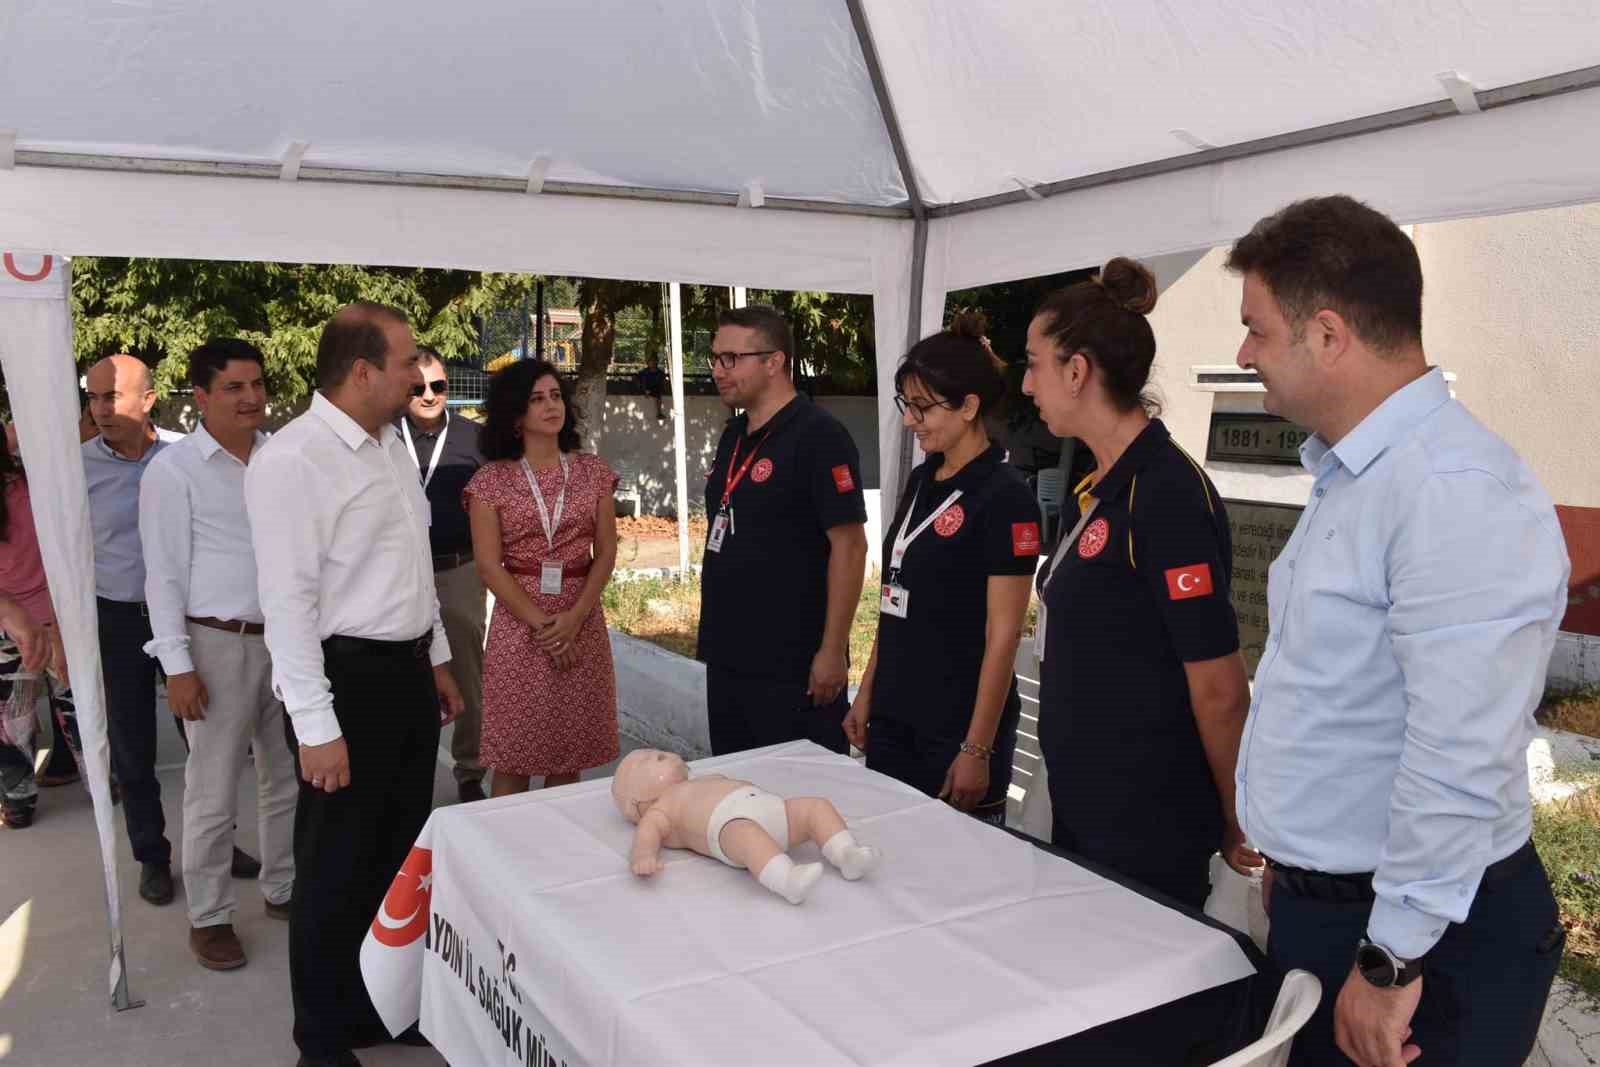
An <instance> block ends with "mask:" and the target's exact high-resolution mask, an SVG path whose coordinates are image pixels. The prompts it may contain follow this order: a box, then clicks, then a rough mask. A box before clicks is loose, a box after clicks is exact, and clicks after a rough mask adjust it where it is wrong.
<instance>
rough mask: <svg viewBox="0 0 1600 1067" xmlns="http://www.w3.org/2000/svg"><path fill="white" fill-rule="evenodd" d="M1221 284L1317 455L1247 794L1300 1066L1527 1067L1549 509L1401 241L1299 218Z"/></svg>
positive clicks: (1549, 908)
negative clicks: (1430, 326)
mask: <svg viewBox="0 0 1600 1067" xmlns="http://www.w3.org/2000/svg"><path fill="white" fill-rule="evenodd" d="M1228 267H1229V269H1231V270H1233V271H1235V272H1237V273H1239V274H1242V275H1243V277H1244V299H1243V309H1242V315H1243V320H1244V325H1245V327H1246V329H1247V330H1248V334H1247V336H1246V338H1245V340H1244V343H1243V345H1242V346H1241V347H1240V349H1239V357H1238V359H1239V365H1240V366H1241V367H1249V368H1254V369H1255V370H1256V371H1257V372H1258V373H1259V375H1260V377H1261V381H1262V384H1263V385H1265V387H1266V401H1265V403H1266V409H1267V410H1268V411H1269V412H1272V413H1274V414H1277V415H1281V416H1283V417H1285V418H1287V419H1290V420H1292V421H1293V422H1295V423H1298V424H1299V425H1301V426H1303V427H1305V428H1307V429H1309V430H1311V431H1312V433H1313V436H1312V437H1311V438H1310V439H1308V440H1307V441H1306V443H1305V445H1304V446H1303V447H1302V448H1301V453H1300V455H1301V462H1302V463H1303V464H1304V465H1305V467H1306V469H1307V470H1308V471H1310V472H1311V473H1312V474H1313V475H1314V476H1315V482H1314V485H1313V489H1312V493H1311V499H1310V500H1309V501H1308V503H1307V505H1306V509H1305V512H1304V514H1302V516H1301V518H1300V522H1299V524H1298V526H1297V527H1296V528H1295V532H1294V534H1293V536H1292V537H1290V539H1289V542H1288V544H1287V545H1286V546H1285V547H1284V550H1283V553H1282V554H1281V555H1280V556H1279V557H1278V559H1277V561H1276V562H1274V563H1273V565H1272V569H1271V571H1270V574H1269V581H1268V588H1267V596H1268V610H1269V618H1270V630H1269V635H1268V640H1267V645H1266V649H1265V650H1264V652H1263V654H1262V658H1261V663H1260V666H1259V667H1258V669H1257V673H1256V686H1255V694H1254V700H1253V703H1252V706H1251V709H1250V717H1249V720H1248V722H1247V723H1246V726H1245V734H1244V739H1243V742H1242V745H1241V749H1240V755H1239V764H1238V769H1237V772H1236V784H1237V798H1238V799H1237V806H1238V815H1239V821H1240V825H1241V826H1242V828H1243V829H1244V832H1245V834H1246V836H1247V838H1248V839H1249V841H1250V842H1251V844H1252V845H1254V846H1255V847H1256V848H1257V849H1259V850H1260V851H1261V853H1262V854H1263V855H1264V856H1266V857H1267V858H1268V864H1269V870H1268V872H1267V877H1268V879H1269V893H1270V896H1269V897H1268V901H1269V910H1270V914H1271V919H1272V932H1271V941H1270V944H1269V947H1268V951H1269V954H1270V955H1271V956H1272V957H1273V958H1274V960H1275V961H1276V962H1278V963H1279V964H1280V965H1281V966H1283V967H1284V968H1285V969H1288V968H1293V967H1299V968H1304V969H1306V970H1309V971H1312V972H1313V973H1315V974H1317V975H1318V977H1319V978H1320V979H1321V980H1322V983H1323V1000H1322V1004H1321V1005H1320V1006H1319V1009H1318V1012H1317V1014H1316V1016H1315V1017H1314V1018H1313V1019H1312V1021H1311V1022H1310V1023H1309V1024H1308V1025H1307V1028H1306V1029H1305V1030H1304V1031H1302V1034H1301V1036H1300V1038H1299V1039H1297V1040H1296V1042H1295V1051H1294V1056H1293V1059H1292V1061H1291V1062H1293V1063H1295V1064H1347V1063H1350V1062H1352V1061H1353V1062H1355V1063H1358V1064H1362V1065H1372V1067H1390V1065H1399V1064H1403V1063H1407V1062H1409V1061H1410V1060H1411V1059H1413V1058H1415V1055H1416V1054H1417V1050H1418V1049H1420V1051H1421V1054H1422V1055H1423V1056H1424V1057H1425V1059H1424V1061H1423V1062H1425V1063H1450V1064H1485V1065H1495V1067H1505V1065H1510V1064H1520V1063H1522V1062H1523V1060H1524V1059H1525V1058H1526V1057H1527V1055H1528V1053H1529V1052H1530V1051H1531V1049H1532V1046H1533V1043H1534V1040H1535V1037H1536V1034H1537V1029H1538V1023H1539V1018H1540V1015H1541V1013H1542V1011H1543V1007H1544V1002H1545V998H1546V997H1547V995H1548V993H1549V989H1550V983H1551V980H1552V978H1553V977H1554V973H1555V969H1556V964H1557V962H1558V961H1559V958H1560V949H1561V945H1562V943H1563V940H1562V934H1561V927H1560V924H1559V922H1558V921H1557V913H1556V907H1555V902H1554V899H1553V898H1552V896H1551V893H1550V887H1549V883H1548V880H1547V879H1546V877H1545V872H1544V868H1543V867H1542V866H1541V864H1540V862H1539V858H1538V856H1537V855H1536V854H1535V853H1534V851H1533V847H1532V844H1531V842H1530V833H1531V826H1532V814H1531V806H1530V802H1529V796H1528V783H1527V767H1526V754H1525V753H1526V749H1527V746H1528V743H1529V741H1530V740H1531V734H1532V727H1533V709H1534V707H1535V706H1536V705H1537V703H1538V701H1539V698H1540V695H1541V693H1542V691H1543V687H1544V680H1545V671H1546V668H1547V666H1548V663H1549V658H1550V652H1551V649H1552V647H1553V645H1554V642H1555V635H1556V627H1557V625H1558V623H1559V621H1560V619H1561V616H1562V613H1563V611H1564V610H1565V607H1566V585H1567V576H1568V573H1569V570H1570V567H1569V564H1568V560H1567V554H1566V549H1565V546H1564V543H1563V540H1562V535H1561V530H1560V527H1559V526H1558V525H1557V523H1556V516H1555V510H1554V508H1553V506H1552V505H1551V502H1550V499H1549V497H1548V496H1547V495H1546V494H1545V492H1544V490H1543V489H1542V488H1540V486H1539V484H1538V482H1537V481H1536V480H1535V479H1534V477H1533V474H1532V472H1530V471H1529V470H1528V468H1527V466H1526V465H1525V464H1524V463H1523V462H1522V461H1521V460H1520V459H1519V458H1518V457H1517V455H1516V454H1515V453H1514V452H1512V450H1511V449H1510V447H1508V446H1507V445H1506V443H1505V442H1504V441H1502V440H1500V439H1499V438H1498V437H1496V436H1495V435H1494V434H1493V433H1491V432H1490V431H1489V430H1488V429H1486V428H1485V427H1484V426H1483V424H1482V423H1480V422H1478V421H1477V419H1475V418H1474V417H1473V416H1472V415H1471V414H1470V413H1468V412H1467V410H1466V409H1465V408H1464V407H1462V406H1461V405H1460V404H1459V403H1457V402H1456V401H1455V400H1453V399H1452V398H1451V396H1450V392H1449V389H1448V387H1447V386H1446V384H1445V381H1444V376H1443V373H1442V372H1441V371H1440V370H1439V369H1438V368H1436V367H1430V366H1429V365H1428V362H1427V358H1426V356H1425V355H1424V352H1423V348H1422V269H1421V263H1420V260H1419V259H1418V257H1417V253H1416V249H1415V247H1414V246H1413V245H1412V243H1411V241H1410V239H1409V238H1407V237H1406V235H1405V234H1404V233H1403V232H1402V231H1401V230H1400V229H1399V228H1398V227H1397V226H1395V225H1394V223H1393V222H1391V221H1390V220H1389V219H1388V218H1386V217H1384V216H1383V215H1381V214H1379V213H1378V212H1376V211H1373V210H1372V209H1371V208H1368V207H1366V206H1365V205H1363V204H1360V203H1358V202H1356V201H1354V200H1352V199H1350V198H1348V197H1326V198H1320V199H1314V200H1306V201H1301V202H1299V203H1296V204H1292V205H1290V206H1289V207H1287V208H1285V209H1283V210H1282V211H1281V212H1279V213H1278V214H1276V215H1273V216H1271V217H1269V218H1267V219H1263V220H1262V221H1261V222H1260V223H1258V224H1257V225H1256V227H1255V228H1254V229H1253V230H1252V231H1251V232H1250V234H1249V235H1247V236H1246V237H1244V238H1241V239H1240V240H1239V242H1238V243H1236V244H1235V245H1234V247H1233V250H1232V252H1231V254H1230V256H1229V259H1228ZM1347 1057H1348V1058H1347Z"/></svg>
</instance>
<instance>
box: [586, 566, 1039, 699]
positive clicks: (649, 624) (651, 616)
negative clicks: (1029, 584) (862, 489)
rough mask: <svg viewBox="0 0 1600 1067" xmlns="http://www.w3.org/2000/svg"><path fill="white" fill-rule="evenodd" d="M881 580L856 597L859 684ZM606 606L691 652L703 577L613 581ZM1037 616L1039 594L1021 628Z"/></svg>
mask: <svg viewBox="0 0 1600 1067" xmlns="http://www.w3.org/2000/svg"><path fill="white" fill-rule="evenodd" d="M881 588H882V579H881V577H880V575H879V572H878V570H877V568H872V569H871V570H868V571H867V579H866V581H865V582H863V583H862V586H861V599H860V600H858V601H857V602H856V614H855V618H854V619H853V620H852V621H851V623H850V684H851V685H853V686H854V685H860V684H861V676H862V675H863V674H864V673H866V669H867V660H868V659H869V658H870V657H871V656H872V641H873V638H875V637H876V636H877V634H878V598H879V591H880V589H881ZM600 602H601V604H603V605H604V606H605V609H606V625H608V626H613V627H615V628H616V629H618V630H621V631H622V632H623V633H625V634H627V635H628V636H630V637H637V638H639V639H640V640H643V641H649V642H651V643H652V644H656V645H660V646H661V647H662V648H664V649H667V650H668V651H670V652H676V653H678V654H679V655H680V656H689V657H693V656H694V653H695V644H696V641H697V637H698V630H699V627H700V576H699V575H698V574H691V575H690V576H689V580H688V581H686V582H679V581H674V580H673V579H671V578H636V579H631V580H629V581H625V582H619V581H613V582H611V583H609V584H608V585H607V586H606V589H605V593H604V595H603V596H602V597H601V600H600ZM1038 619H1039V601H1038V597H1037V596H1033V597H1030V598H1029V600H1028V614H1027V618H1026V619H1025V620H1024V626H1023V632H1024V633H1025V634H1031V633H1033V628H1034V626H1035V625H1037V623H1038Z"/></svg>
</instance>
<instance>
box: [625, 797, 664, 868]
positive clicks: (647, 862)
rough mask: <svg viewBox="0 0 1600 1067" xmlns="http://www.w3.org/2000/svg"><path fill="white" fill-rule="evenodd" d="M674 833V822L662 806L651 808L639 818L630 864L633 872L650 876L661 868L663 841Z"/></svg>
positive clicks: (629, 859)
mask: <svg viewBox="0 0 1600 1067" xmlns="http://www.w3.org/2000/svg"><path fill="white" fill-rule="evenodd" d="M671 833H672V822H671V821H670V820H669V819H668V818H667V817H666V815H665V814H663V813H662V811H661V809H660V808H651V809H650V810H649V811H647V812H645V813H644V818H642V819H640V820H639V829H638V830H636V831H634V834H633V852H632V854H631V855H630V856H629V857H628V865H629V867H630V868H632V870H633V873H634V874H637V875H640V876H642V877H649V876H650V875H652V874H655V873H656V872H657V871H659V870H661V843H662V842H663V841H665V840H666V839H667V836H668V835H669V834H671Z"/></svg>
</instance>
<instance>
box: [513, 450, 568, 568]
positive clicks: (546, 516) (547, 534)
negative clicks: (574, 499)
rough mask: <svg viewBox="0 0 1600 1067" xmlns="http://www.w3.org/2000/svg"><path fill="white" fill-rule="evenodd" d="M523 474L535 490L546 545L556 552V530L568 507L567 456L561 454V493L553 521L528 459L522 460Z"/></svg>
mask: <svg viewBox="0 0 1600 1067" xmlns="http://www.w3.org/2000/svg"><path fill="white" fill-rule="evenodd" d="M522 473H523V474H524V475H525V476H526V477H527V479H528V488H529V489H532V490H533V502H534V503H535V504H537V505H538V506H539V525H540V526H543V527H544V540H545V544H547V545H549V546H550V551H552V552H554V551H555V550H556V530H557V529H558V528H560V526H561V513H562V512H563V511H565V510H566V507H567V455H566V453H565V452H563V453H562V454H561V493H560V495H559V496H557V497H556V513H555V518H554V519H551V517H550V512H548V511H546V510H545V506H544V494H543V493H542V492H540V491H539V482H538V480H537V479H536V478H534V476H533V468H532V467H530V466H528V461H527V459H526V458H524V459H523V460H522Z"/></svg>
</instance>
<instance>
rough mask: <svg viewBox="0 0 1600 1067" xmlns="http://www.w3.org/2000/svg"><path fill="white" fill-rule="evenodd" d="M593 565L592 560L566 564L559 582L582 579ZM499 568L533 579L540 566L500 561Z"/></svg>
mask: <svg viewBox="0 0 1600 1067" xmlns="http://www.w3.org/2000/svg"><path fill="white" fill-rule="evenodd" d="M593 563H594V560H592V559H586V560H582V561H580V562H578V563H568V564H567V565H566V566H564V567H562V568H561V580H562V581H566V580H567V579H568V578H582V577H583V576H584V575H586V574H588V573H589V567H590V566H591V565H592V564H593ZM500 566H502V567H504V568H505V569H506V570H507V571H509V572H510V573H512V574H527V575H531V576H533V577H535V578H537V577H539V566H540V565H539V564H537V563H534V564H530V565H528V566H526V567H524V566H522V565H521V564H518V563H507V562H505V561H504V560H501V561H500Z"/></svg>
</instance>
